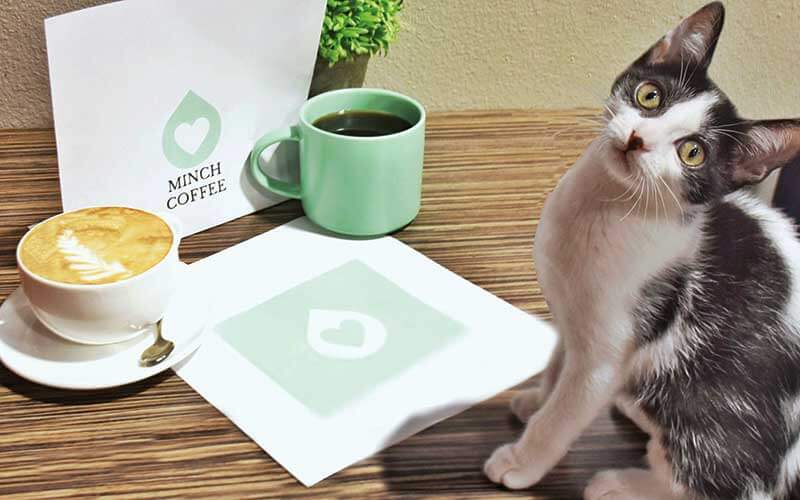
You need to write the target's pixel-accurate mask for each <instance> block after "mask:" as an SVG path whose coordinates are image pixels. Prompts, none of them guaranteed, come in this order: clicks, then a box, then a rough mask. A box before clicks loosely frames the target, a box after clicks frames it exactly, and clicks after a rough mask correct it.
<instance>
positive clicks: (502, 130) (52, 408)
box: [0, 110, 644, 499]
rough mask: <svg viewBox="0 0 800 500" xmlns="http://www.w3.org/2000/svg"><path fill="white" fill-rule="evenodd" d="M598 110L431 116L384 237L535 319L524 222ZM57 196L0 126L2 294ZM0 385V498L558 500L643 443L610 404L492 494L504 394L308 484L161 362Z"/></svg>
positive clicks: (291, 214) (285, 209)
mask: <svg viewBox="0 0 800 500" xmlns="http://www.w3.org/2000/svg"><path fill="white" fill-rule="evenodd" d="M595 114H596V113H595V112H594V111H592V110H574V111H562V112H556V111H544V112H538V111H536V112H534V111H496V112H494V111H493V112H474V113H472V112H459V113H444V114H434V115H432V116H430V119H429V125H428V134H427V137H428V139H427V145H426V156H425V174H424V188H423V203H422V211H421V213H420V214H419V217H417V219H416V221H415V222H414V223H413V224H411V225H410V226H408V227H407V228H405V229H404V230H403V231H402V232H400V233H398V234H397V235H396V237H397V238H399V239H401V240H403V241H404V242H406V243H408V244H409V245H411V246H412V247H414V248H416V249H417V250H419V251H420V252H422V253H424V254H426V255H427V256H429V257H431V258H432V259H434V260H436V261H437V262H439V263H441V264H442V265H444V266H446V267H447V268H449V269H450V270H452V271H454V272H456V273H458V274H460V275H461V276H464V277H465V278H466V279H468V280H470V281H472V282H474V283H476V284H478V285H480V286H481V287H483V288H485V289H486V290H488V291H490V292H492V293H494V294H495V295H497V296H499V297H501V298H503V299H505V300H507V301H508V302H510V303H512V304H514V305H515V306H517V307H519V308H522V309H524V310H526V311H530V312H531V313H535V314H539V315H542V316H544V317H547V308H546V305H545V304H544V301H543V299H542V296H541V293H540V291H539V288H538V286H537V283H536V275H535V273H534V266H533V262H532V257H531V250H532V239H533V234H534V232H535V229H536V221H537V217H538V214H539V213H540V212H541V209H542V204H543V202H544V199H545V196H546V195H547V193H548V192H549V191H551V190H552V189H553V187H554V186H555V184H556V182H557V180H558V179H559V177H560V176H561V175H562V174H563V173H564V171H565V169H566V168H567V167H568V166H569V165H570V164H571V163H572V162H574V161H575V159H577V157H578V156H579V155H580V154H581V152H582V151H583V149H584V147H585V146H586V145H587V143H588V142H589V141H590V140H591V139H592V138H593V136H594V132H593V130H592V126H591V125H590V124H589V122H588V121H587V118H591V117H592V116H595ZM58 193H59V191H58V172H57V166H56V150H55V143H54V138H53V133H52V131H51V130H41V131H38V130H36V131H0V298H2V299H5V297H7V296H8V295H9V294H10V293H11V292H12V291H13V290H14V289H15V288H16V287H17V286H18V278H17V270H16V263H15V259H14V251H15V247H16V244H17V241H18V240H19V239H20V237H21V236H22V235H23V233H24V231H25V228H26V227H27V226H28V225H30V224H32V223H35V222H37V221H40V220H42V219H43V218H45V217H48V216H50V215H52V214H55V213H57V212H59V210H60V199H59V194H58ZM301 214H302V209H301V208H300V206H299V204H298V203H296V202H287V203H283V204H281V205H278V206H276V207H272V208H269V209H267V210H264V211H261V212H259V213H256V214H253V215H249V216H247V217H243V218H241V219H239V220H236V221H234V222H231V223H228V224H225V225H224V226H220V227H217V228H214V229H211V230H208V231H205V232H203V233H201V234H197V235H194V236H192V237H190V238H187V239H186V240H185V241H184V242H183V244H182V245H181V256H182V259H183V260H184V261H186V262H193V261H195V260H197V259H201V258H203V257H205V256H208V255H210V254H212V253H214V252H217V251H219V250H221V249H223V248H226V247H228V246H231V245H235V244H236V243H239V242H241V241H244V240H246V239H248V238H251V237H253V236H255V235H258V234H260V233H262V232H264V231H267V230H269V229H272V228H274V227H276V226H278V225H280V224H283V223H285V222H288V221H290V220H292V219H294V218H295V217H298V216H299V215H301ZM502 362H503V360H502V359H497V360H491V361H490V362H488V363H486V364H485V365H484V366H482V367H481V368H480V369H483V370H491V369H492V363H502ZM529 383H535V379H534V380H533V381H532V382H529ZM0 384H1V385H2V387H0V497H7V496H9V497H10V496H13V497H19V498H41V497H49V498H54V497H67V496H84V497H98V496H119V497H124V498H154V497H159V498H166V497H213V498H298V497H309V498H384V497H407V498H427V497H451V498H505V497H526V498H559V499H562V498H563V499H568V498H579V497H580V495H581V491H582V488H583V486H584V485H585V483H586V481H587V480H588V479H589V478H590V477H591V475H592V474H594V473H595V472H596V471H598V470H601V469H603V468H608V467H625V466H637V465H641V464H642V458H641V457H642V455H643V453H644V436H643V435H642V434H641V433H639V432H638V431H637V430H636V429H635V428H634V427H633V425H632V424H630V423H629V422H628V421H626V420H625V419H623V418H622V417H620V416H618V415H616V414H614V413H612V411H611V410H608V411H606V412H604V413H603V414H602V415H601V416H600V417H598V419H597V420H596V421H595V422H594V423H593V424H592V426H591V427H590V428H589V429H588V430H587V432H586V433H584V435H583V436H582V437H581V438H580V440H579V441H578V442H577V443H576V444H575V445H574V446H573V448H572V450H571V451H570V452H569V454H568V455H567V457H566V458H565V459H564V460H563V461H562V463H561V464H560V465H559V466H558V467H557V468H556V469H555V470H554V471H553V472H552V473H550V474H549V475H548V476H547V477H546V478H545V479H544V480H543V481H542V482H541V483H540V484H539V485H537V486H536V487H534V488H532V489H530V490H527V491H523V492H508V491H505V490H503V489H501V488H498V487H496V486H494V485H492V484H491V483H489V482H488V481H487V480H486V479H484V477H483V475H482V473H481V465H482V462H483V460H484V459H485V458H486V457H487V456H488V455H489V453H490V452H491V451H492V449H494V447H495V446H497V445H499V444H501V443H503V442H506V441H509V440H511V439H513V438H514V437H515V436H517V435H518V434H519V433H520V431H521V425H520V424H517V423H514V421H513V420H512V419H511V418H510V415H509V412H508V401H509V399H510V397H511V396H512V394H513V391H508V392H506V393H503V394H501V395H498V396H497V397H495V398H493V399H491V400H489V401H486V402H485V403H483V404H481V405H478V406H476V407H474V408H472V409H470V410H468V411H466V412H464V413H462V414H460V415H458V416H455V417H453V418H451V419H449V420H446V421H444V422H442V423H440V424H438V425H436V426H434V427H432V428H430V429H428V430H426V431H424V432H422V433H420V434H418V435H416V436H414V437H412V438H409V439H408V440H406V441H404V442H402V443H400V444H398V445H395V446H393V447H391V448H389V449H388V450H386V451H384V452H382V453H380V454H378V455H376V456H374V457H372V458H369V459H367V460H364V461H362V462H360V463H358V464H356V465H354V466H351V467H349V468H347V469H346V470H344V471H342V472H340V473H338V474H336V475H334V476H333V477H331V478H329V479H327V480H325V481H323V482H322V483H320V484H319V485H317V486H315V487H314V488H312V489H306V488H304V487H303V486H301V485H300V484H299V483H297V482H296V481H295V480H294V479H293V478H292V477H291V476H289V474H287V473H286V472H285V471H284V470H283V469H281V467H279V466H278V465H277V464H276V463H275V462H273V461H272V460H271V459H270V457H269V456H268V455H267V454H266V453H264V452H263V451H262V450H261V449H260V448H259V447H258V446H256V445H255V444H254V443H253V442H252V441H250V440H249V439H248V438H247V437H246V436H245V435H244V434H243V433H242V432H241V431H239V430H238V429H237V428H236V427H235V426H234V425H233V424H232V423H231V422H230V421H228V420H227V419H226V418H225V417H224V416H223V415H222V414H221V413H219V412H218V411H217V410H216V409H215V408H214V407H212V406H211V405H209V404H208V403H207V402H206V401H205V400H203V398H201V397H200V396H199V395H198V394H197V393H195V392H194V391H192V389H190V388H189V386H187V385H186V384H185V383H183V381H182V380H181V379H179V378H178V377H177V376H176V375H175V374H174V373H173V372H172V371H167V372H165V373H162V374H161V375H159V376H156V377H153V378H151V379H149V380H145V381H142V382H140V383H137V384H133V385H130V386H127V387H124V388H121V389H114V390H104V391H94V392H70V391H61V390H54V389H49V388H46V387H42V386H38V385H36V384H33V383H30V382H27V381H25V380H23V379H21V378H19V377H18V376H16V375H14V374H13V373H11V372H9V371H8V370H7V369H6V368H5V367H2V366H0Z"/></svg>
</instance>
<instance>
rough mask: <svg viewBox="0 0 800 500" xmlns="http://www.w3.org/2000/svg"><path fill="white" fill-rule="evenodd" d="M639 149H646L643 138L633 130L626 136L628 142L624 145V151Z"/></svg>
mask: <svg viewBox="0 0 800 500" xmlns="http://www.w3.org/2000/svg"><path fill="white" fill-rule="evenodd" d="M638 149H641V150H642V151H647V148H646V147H645V145H644V140H643V139H642V138H641V137H639V136H638V135H636V131H635V130H634V131H633V132H631V136H630V137H628V144H626V145H625V152H626V153H627V152H628V151H636V150H638Z"/></svg>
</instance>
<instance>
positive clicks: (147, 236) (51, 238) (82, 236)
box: [20, 207, 172, 284]
mask: <svg viewBox="0 0 800 500" xmlns="http://www.w3.org/2000/svg"><path fill="white" fill-rule="evenodd" d="M171 247H172V231H171V230H170V228H169V226H168V225H167V224H166V223H165V222H164V221H163V220H162V219H161V218H159V217H157V216H155V215H153V214H150V213H147V212H143V211H141V210H135V209H131V208H123V207H102V208H87V209H83V210H78V211H75V212H69V213H66V214H62V215H60V216H58V217H54V218H53V219H50V220H48V221H45V222H43V223H42V224H39V225H38V226H36V227H35V228H33V229H32V230H31V232H30V234H28V236H26V238H25V240H24V241H23V243H22V247H21V250H20V259H21V261H22V264H23V265H24V266H25V267H26V268H28V270H29V271H30V272H32V273H34V274H36V275H39V276H41V277H43V278H47V279H50V280H54V281H60V282H62V283H72V284H104V283H113V282H115V281H121V280H124V279H127V278H131V277H133V276H136V275H137V274H141V273H143V272H145V271H147V270H148V269H150V268H151V267H153V266H154V265H156V264H158V263H159V262H160V261H161V260H163V259H164V257H165V256H166V255H167V253H169V250H170V248H171Z"/></svg>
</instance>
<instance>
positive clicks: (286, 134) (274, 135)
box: [250, 125, 300, 200]
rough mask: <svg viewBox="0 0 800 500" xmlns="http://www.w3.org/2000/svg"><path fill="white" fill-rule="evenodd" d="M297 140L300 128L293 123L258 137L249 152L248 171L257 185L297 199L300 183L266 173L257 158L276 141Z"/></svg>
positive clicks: (298, 197)
mask: <svg viewBox="0 0 800 500" xmlns="http://www.w3.org/2000/svg"><path fill="white" fill-rule="evenodd" d="M299 140H300V129H299V128H298V127H297V126H295V125H292V126H290V127H283V128H279V129H278V130H273V131H272V132H270V133H268V134H267V135H265V136H264V137H262V138H261V139H259V140H258V142H256V145H255V146H254V147H253V151H252V152H251V153H250V173H251V174H252V176H253V179H255V181H256V182H257V183H258V184H259V185H261V186H262V187H264V188H265V189H268V190H270V191H272V192H273V193H275V194H279V195H281V196H285V197H287V198H294V199H296V200H299V199H300V184H298V183H295V182H286V181H282V180H280V179H276V178H275V177H272V176H270V175H267V174H265V173H264V172H263V171H262V170H261V166H259V164H258V160H259V159H260V158H261V153H263V152H264V150H265V149H267V148H268V147H270V146H272V145H273V144H275V143H276V142H281V141H299Z"/></svg>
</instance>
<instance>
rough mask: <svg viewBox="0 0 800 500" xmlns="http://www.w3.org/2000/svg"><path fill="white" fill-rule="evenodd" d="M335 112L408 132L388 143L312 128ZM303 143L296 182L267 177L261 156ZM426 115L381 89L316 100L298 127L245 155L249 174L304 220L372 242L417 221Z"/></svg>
mask: <svg viewBox="0 0 800 500" xmlns="http://www.w3.org/2000/svg"><path fill="white" fill-rule="evenodd" d="M339 111H382V112H385V113H390V114H393V115H396V116H399V117H401V118H403V119H405V120H406V121H407V122H409V123H410V124H412V126H411V128H409V129H406V130H404V131H402V132H398V133H395V134H390V135H382V136H375V137H353V136H345V135H337V134H334V133H332V132H328V131H325V130H322V129H320V128H317V127H315V126H314V125H313V123H314V121H316V120H317V119H318V118H321V117H323V116H326V115H329V114H331V113H336V112H339ZM287 140H288V141H298V142H299V143H300V182H299V183H296V184H295V183H290V182H286V181H283V180H280V179H276V178H274V177H272V176H270V175H267V174H265V173H264V172H263V171H262V170H261V167H260V165H259V159H260V156H261V153H263V151H264V150H265V149H266V148H268V147H269V146H271V145H273V144H275V143H277V142H280V141H287ZM424 149H425V109H424V108H423V107H422V106H421V105H420V104H419V103H418V102H417V101H415V100H413V99H411V98H409V97H406V96H404V95H402V94H398V93H397V92H391V91H389V90H381V89H345V90H336V91H333V92H327V93H324V94H320V95H318V96H316V97H314V98H312V99H310V100H308V101H307V102H306V103H305V104H304V105H303V107H302V108H301V109H300V120H299V123H298V124H297V125H292V126H290V127H284V128H281V129H278V130H274V131H272V132H270V133H268V134H267V135H265V136H264V137H262V138H261V139H259V140H258V142H257V143H256V145H255V147H254V148H253V151H252V152H251V153H250V172H251V174H252V177H253V179H255V181H256V182H257V183H258V184H260V185H261V186H263V187H264V188H266V189H268V190H270V191H272V192H274V193H277V194H279V195H282V196H286V197H289V198H296V199H299V200H301V201H302V203H303V209H304V210H305V212H306V215H307V216H308V218H310V219H311V220H312V221H314V222H315V223H316V224H318V225H320V226H322V227H324V228H326V229H329V230H331V231H334V232H337V233H341V234H346V235H351V236H376V235H381V234H386V233H390V232H392V231H395V230H397V229H400V228H402V227H403V226H405V225H407V224H408V223H409V222H411V221H412V220H414V218H415V217H416V216H417V213H419V207H420V196H421V189H422V160H423V151H424Z"/></svg>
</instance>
